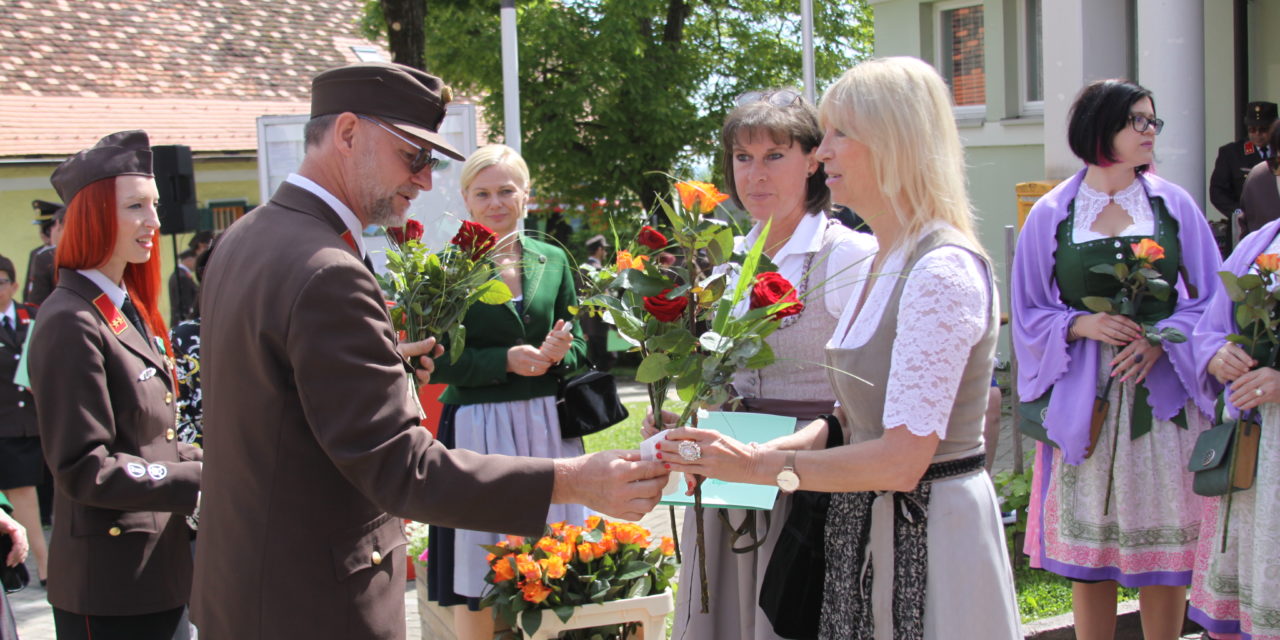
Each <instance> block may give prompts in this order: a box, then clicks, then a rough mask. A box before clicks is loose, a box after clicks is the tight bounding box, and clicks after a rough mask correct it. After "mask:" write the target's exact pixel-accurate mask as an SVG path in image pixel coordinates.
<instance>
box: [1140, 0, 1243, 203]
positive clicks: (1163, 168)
mask: <svg viewBox="0 0 1280 640" xmlns="http://www.w3.org/2000/svg"><path fill="white" fill-rule="evenodd" d="M1223 6H1226V5H1225V3H1224V5H1223ZM1136 23H1137V47H1136V53H1137V63H1138V64H1137V67H1138V77H1137V80H1138V82H1139V83H1141V84H1142V86H1144V87H1146V88H1148V89H1150V90H1151V91H1152V93H1154V94H1155V103H1156V113H1157V115H1158V116H1159V117H1160V118H1161V119H1163V120H1164V121H1165V127H1164V133H1162V134H1161V135H1160V138H1159V141H1158V142H1157V143H1156V172H1157V173H1158V174H1159V175H1160V176H1161V177H1163V178H1165V179H1167V180H1170V181H1172V182H1174V183H1176V184H1178V185H1179V186H1181V187H1182V188H1184V189H1186V190H1187V191H1188V192H1190V193H1191V197H1192V198H1195V200H1196V202H1198V203H1200V207H1201V208H1202V209H1203V208H1204V203H1205V199H1204V195H1205V192H1204V184H1205V180H1204V172H1205V160H1204V89H1205V83H1204V4H1203V2H1202V0H1137V16H1136ZM1223 99H1224V100H1230V99H1231V96H1223Z"/></svg>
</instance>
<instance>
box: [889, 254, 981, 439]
mask: <svg viewBox="0 0 1280 640" xmlns="http://www.w3.org/2000/svg"><path fill="white" fill-rule="evenodd" d="M986 280H987V278H986V275H985V268H984V267H983V266H982V265H981V263H980V262H979V261H978V260H977V258H975V257H974V256H973V255H972V254H970V253H968V252H967V251H965V250H963V249H959V248H956V247H943V248H940V249H937V250H935V251H932V252H930V253H928V254H927V255H925V256H924V257H923V258H921V259H920V261H919V262H917V263H916V268H915V269H914V270H912V272H911V275H909V276H907V282H906V284H905V285H904V287H903V291H902V298H901V299H900V301H899V303H898V334H897V336H896V337H895V338H894V340H893V356H892V360H891V363H890V366H889V382H888V384H887V385H886V388H885V405H884V424H885V426H886V427H887V428H891V427H897V426H899V425H906V426H907V428H908V429H910V430H911V433H913V434H915V435H918V436H927V435H929V434H931V433H936V434H938V436H939V437H941V438H945V437H946V436H947V422H948V419H949V418H950V414H951V407H952V405H953V404H954V402H955V397H956V392H957V390H958V389H959V386H960V378H961V376H962V375H963V373H964V367H965V361H966V360H967V359H968V357H969V350H970V349H971V348H972V347H973V345H974V344H976V343H977V341H978V340H979V339H980V338H981V337H982V334H983V332H984V331H985V330H986V328H987V322H988V321H989V313H990V304H991V292H990V291H988V286H987V284H986Z"/></svg>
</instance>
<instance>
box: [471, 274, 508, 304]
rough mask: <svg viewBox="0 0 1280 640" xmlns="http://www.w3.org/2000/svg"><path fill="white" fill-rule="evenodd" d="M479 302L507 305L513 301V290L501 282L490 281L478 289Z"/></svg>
mask: <svg viewBox="0 0 1280 640" xmlns="http://www.w3.org/2000/svg"><path fill="white" fill-rule="evenodd" d="M476 293H478V294H479V295H478V296H477V297H476V299H477V300H479V301H480V302H482V303H484V304H506V303H507V302H508V301H509V300H511V298H512V295H511V288H510V287H508V286H507V284H506V283H505V282H503V281H501V280H489V281H488V282H485V283H484V284H482V285H480V286H479V287H478V288H477V289H476Z"/></svg>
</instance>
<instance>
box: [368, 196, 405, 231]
mask: <svg viewBox="0 0 1280 640" xmlns="http://www.w3.org/2000/svg"><path fill="white" fill-rule="evenodd" d="M394 197H395V196H390V197H386V198H378V199H377V200H374V201H373V202H371V203H369V209H368V211H369V224H376V225H378V226H380V227H400V226H404V221H403V220H401V216H399V215H397V214H396V211H395V208H394V207H392V206H391V202H392V198H394Z"/></svg>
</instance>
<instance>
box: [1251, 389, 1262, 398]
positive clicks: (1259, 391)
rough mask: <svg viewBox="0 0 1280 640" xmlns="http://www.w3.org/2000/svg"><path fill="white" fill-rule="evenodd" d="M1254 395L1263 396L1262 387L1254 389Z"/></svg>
mask: <svg viewBox="0 0 1280 640" xmlns="http://www.w3.org/2000/svg"><path fill="white" fill-rule="evenodd" d="M1253 395H1255V396H1258V397H1262V387H1258V388H1257V389H1254V390H1253Z"/></svg>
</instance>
